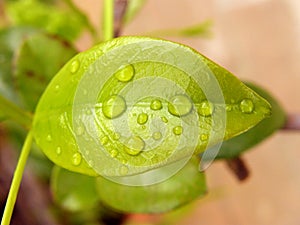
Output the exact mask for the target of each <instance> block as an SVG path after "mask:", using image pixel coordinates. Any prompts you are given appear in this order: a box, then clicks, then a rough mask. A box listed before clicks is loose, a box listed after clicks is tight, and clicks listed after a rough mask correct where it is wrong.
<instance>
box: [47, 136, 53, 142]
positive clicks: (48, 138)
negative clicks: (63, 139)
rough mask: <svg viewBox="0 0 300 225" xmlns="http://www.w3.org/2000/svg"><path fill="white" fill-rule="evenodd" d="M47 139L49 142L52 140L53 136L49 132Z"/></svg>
mask: <svg viewBox="0 0 300 225" xmlns="http://www.w3.org/2000/svg"><path fill="white" fill-rule="evenodd" d="M46 140H47V141H49V142H50V141H52V136H51V135H50V134H48V135H47V138H46Z"/></svg>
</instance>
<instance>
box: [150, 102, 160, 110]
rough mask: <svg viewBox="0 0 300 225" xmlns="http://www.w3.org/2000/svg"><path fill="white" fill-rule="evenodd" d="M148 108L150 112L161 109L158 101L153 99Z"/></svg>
mask: <svg viewBox="0 0 300 225" xmlns="http://www.w3.org/2000/svg"><path fill="white" fill-rule="evenodd" d="M150 108H151V109H152V110H160V109H162V103H161V101H160V100H158V99H154V100H153V101H152V102H151V103H150Z"/></svg>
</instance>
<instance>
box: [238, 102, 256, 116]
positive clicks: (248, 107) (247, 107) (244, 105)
mask: <svg viewBox="0 0 300 225" xmlns="http://www.w3.org/2000/svg"><path fill="white" fill-rule="evenodd" d="M240 109H241V111H242V112H243V113H252V112H253V110H254V104H253V102H252V100H251V99H244V100H242V101H241V102H240Z"/></svg>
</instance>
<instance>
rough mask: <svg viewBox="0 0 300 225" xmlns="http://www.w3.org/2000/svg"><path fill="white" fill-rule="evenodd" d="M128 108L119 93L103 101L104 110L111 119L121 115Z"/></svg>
mask: <svg viewBox="0 0 300 225" xmlns="http://www.w3.org/2000/svg"><path fill="white" fill-rule="evenodd" d="M125 110H126V102H125V100H124V99H123V98H122V97H121V96H119V95H113V96H111V97H110V98H109V99H107V100H106V101H105V102H104V103H103V107H102V112H103V114H104V116H106V117H107V118H109V119H113V118H116V117H118V116H120V115H121V114H122V113H123V112H125Z"/></svg>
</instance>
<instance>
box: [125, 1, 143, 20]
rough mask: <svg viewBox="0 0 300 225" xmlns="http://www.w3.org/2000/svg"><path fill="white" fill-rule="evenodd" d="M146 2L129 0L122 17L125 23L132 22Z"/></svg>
mask: <svg viewBox="0 0 300 225" xmlns="http://www.w3.org/2000/svg"><path fill="white" fill-rule="evenodd" d="M146 2H147V1H146V0H129V1H128V5H127V9H126V13H125V16H124V21H125V23H130V21H132V20H133V19H134V17H135V16H136V15H137V14H138V12H139V11H140V10H141V9H142V8H143V6H144V5H145V3H146Z"/></svg>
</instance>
